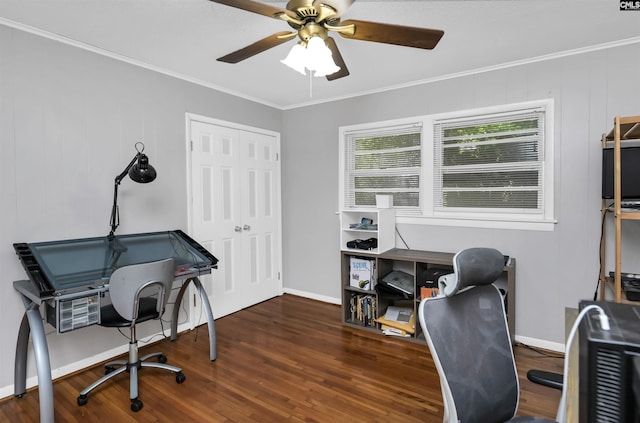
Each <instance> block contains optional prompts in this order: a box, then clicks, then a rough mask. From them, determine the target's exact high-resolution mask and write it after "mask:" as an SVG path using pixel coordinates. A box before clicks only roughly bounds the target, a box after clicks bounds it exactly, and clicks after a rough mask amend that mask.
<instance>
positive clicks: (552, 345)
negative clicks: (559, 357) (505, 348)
mask: <svg viewBox="0 0 640 423" xmlns="http://www.w3.org/2000/svg"><path fill="white" fill-rule="evenodd" d="M515 340H516V342H520V343H523V344H525V345H529V346H530V347H535V348H542V349H545V350H549V351H556V352H560V353H564V351H565V345H564V344H561V343H559V342H550V341H545V340H544V339H537V338H529V337H527V336H520V335H516V336H515Z"/></svg>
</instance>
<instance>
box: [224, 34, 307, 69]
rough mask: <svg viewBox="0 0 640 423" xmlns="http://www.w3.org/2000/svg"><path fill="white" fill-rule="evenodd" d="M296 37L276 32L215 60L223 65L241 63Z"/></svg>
mask: <svg viewBox="0 0 640 423" xmlns="http://www.w3.org/2000/svg"><path fill="white" fill-rule="evenodd" d="M297 35H298V34H297V33H296V32H289V31H283V32H277V33H275V34H273V35H269V36H268V37H265V38H263V39H262V40H258V41H256V42H255V43H253V44H250V45H248V46H246V47H244V48H241V49H240V50H236V51H234V52H233V53H229V54H227V55H226V56H222V57H219V58H218V59H216V60H218V61H219V62H225V63H238V62H241V61H243V60H244V59H248V58H249V57H251V56H255V55H256V54H258V53H262V52H263V51H266V50H269V49H270V48H272V47H275V46H278V45H280V44H282V43H286V42H287V41H289V40H290V39H292V38H294V37H295V36H297Z"/></svg>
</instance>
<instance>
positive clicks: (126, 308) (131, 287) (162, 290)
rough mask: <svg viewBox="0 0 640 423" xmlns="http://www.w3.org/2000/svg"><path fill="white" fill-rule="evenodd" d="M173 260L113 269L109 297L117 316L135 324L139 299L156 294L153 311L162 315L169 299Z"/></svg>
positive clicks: (173, 271)
mask: <svg viewBox="0 0 640 423" xmlns="http://www.w3.org/2000/svg"><path fill="white" fill-rule="evenodd" d="M174 275H175V261H174V259H172V258H169V259H165V260H160V261H154V262H149V263H142V264H132V265H129V266H123V267H120V268H118V269H116V270H115V271H114V272H113V274H112V275H111V278H110V279H109V296H110V297H111V302H112V304H113V307H114V308H115V309H116V311H117V312H118V314H119V315H120V316H122V317H124V318H125V319H127V320H131V321H135V319H137V317H138V316H137V314H138V303H139V299H140V297H141V296H150V295H157V303H156V311H157V312H158V314H159V315H162V313H163V312H164V308H165V306H166V304H167V300H168V299H169V295H168V293H169V292H170V291H171V285H172V284H173V278H174Z"/></svg>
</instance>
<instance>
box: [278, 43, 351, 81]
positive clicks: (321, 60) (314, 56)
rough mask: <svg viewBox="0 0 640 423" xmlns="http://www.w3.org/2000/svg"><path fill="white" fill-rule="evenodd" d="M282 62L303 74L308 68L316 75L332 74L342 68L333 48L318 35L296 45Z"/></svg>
mask: <svg viewBox="0 0 640 423" xmlns="http://www.w3.org/2000/svg"><path fill="white" fill-rule="evenodd" d="M280 62H282V63H284V64H285V65H287V66H289V67H290V68H291V69H293V70H295V71H297V72H300V73H301V74H303V75H306V70H308V71H309V72H312V73H313V75H314V76H316V77H321V76H326V75H331V74H333V73H336V72H338V71H339V70H340V67H339V66H337V65H336V64H335V62H334V61H333V57H332V55H331V49H329V47H327V44H326V43H325V41H324V40H323V39H322V38H321V37H317V36H313V37H311V38H309V40H308V41H307V42H306V43H304V41H300V42H299V43H297V44H296V45H294V46H293V48H292V49H291V51H290V52H289V54H288V55H287V57H286V58H285V59H284V60H281V61H280Z"/></svg>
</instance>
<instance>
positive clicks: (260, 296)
mask: <svg viewBox="0 0 640 423" xmlns="http://www.w3.org/2000/svg"><path fill="white" fill-rule="evenodd" d="M189 127H190V138H191V140H190V141H191V142H192V147H191V185H192V186H191V193H192V205H191V232H192V234H191V235H192V236H193V237H194V238H195V239H196V240H197V241H198V242H201V243H202V244H203V246H204V247H205V248H207V249H209V251H211V252H212V253H213V255H214V256H216V257H217V258H218V260H219V262H218V269H216V270H213V273H212V275H210V276H206V277H205V278H204V279H205V280H204V281H203V285H204V287H205V289H206V290H207V293H209V297H210V298H209V301H210V302H211V304H212V307H213V314H214V317H215V318H218V317H222V316H225V315H227V314H230V313H233V312H235V311H238V310H240V309H242V308H245V307H248V306H251V305H253V304H256V303H259V302H261V301H264V300H267V299H269V298H273V297H274V296H276V295H280V294H281V293H282V284H281V280H280V269H281V227H280V164H279V160H278V156H279V138H278V136H277V135H276V134H268V133H261V132H258V131H249V130H246V129H238V128H234V127H232V126H223V125H220V124H214V123H211V122H207V121H206V120H205V119H200V120H194V119H191V120H190V124H189ZM198 307H199V304H198V302H196V306H195V309H194V310H193V311H194V313H192V315H193V316H194V318H195V320H196V324H197V323H199V322H201V320H202V319H201V318H199V314H200V312H199V308H198Z"/></svg>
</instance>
